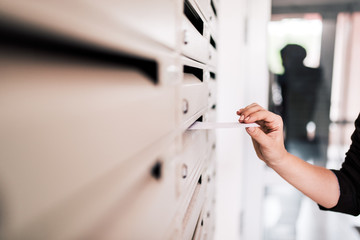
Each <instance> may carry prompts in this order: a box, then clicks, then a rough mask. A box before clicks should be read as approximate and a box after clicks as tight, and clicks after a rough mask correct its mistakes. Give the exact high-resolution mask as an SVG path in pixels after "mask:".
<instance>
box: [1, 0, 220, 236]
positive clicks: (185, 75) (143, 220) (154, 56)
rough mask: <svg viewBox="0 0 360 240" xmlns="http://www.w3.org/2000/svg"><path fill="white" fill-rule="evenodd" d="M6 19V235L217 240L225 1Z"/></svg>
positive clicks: (96, 5) (68, 2) (96, 4)
mask: <svg viewBox="0 0 360 240" xmlns="http://www.w3.org/2000/svg"><path fill="white" fill-rule="evenodd" d="M0 16H1V18H0V29H1V32H2V37H1V39H0V52H1V54H0V123H1V124H0V213H1V214H0V218H1V220H0V239H36V240H49V239H52V240H56V239H59V240H60V239H61V240H62V239H64V240H67V239H101V240H105V239H129V240H133V239H139V240H140V239H154V240H155V239H156V240H158V239H191V238H192V239H211V238H212V235H213V231H214V217H215V216H214V203H215V199H214V196H215V194H214V186H215V185H214V177H215V170H216V166H215V149H216V145H215V140H216V139H215V133H214V132H213V131H210V130H207V131H191V130H188V127H189V126H191V124H193V123H194V122H195V121H197V120H198V121H215V119H216V114H215V112H216V58H217V54H216V53H217V52H216V40H217V1H216V0H185V1H182V0H174V1H168V0H153V1H145V0H142V1H137V0H135V1H130V0H116V1H115V0H104V1H86V0H75V1H74V0H62V1H60V0H55V1H48V0H37V1H26V0H2V1H1V2H0Z"/></svg>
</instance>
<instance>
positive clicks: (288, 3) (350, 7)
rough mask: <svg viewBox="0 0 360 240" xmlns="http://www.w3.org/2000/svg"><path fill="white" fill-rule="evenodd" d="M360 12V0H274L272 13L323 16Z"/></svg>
mask: <svg viewBox="0 0 360 240" xmlns="http://www.w3.org/2000/svg"><path fill="white" fill-rule="evenodd" d="M353 11H360V0H272V12H273V14H277V13H306V12H319V13H322V14H327V13H328V14H329V13H337V12H353Z"/></svg>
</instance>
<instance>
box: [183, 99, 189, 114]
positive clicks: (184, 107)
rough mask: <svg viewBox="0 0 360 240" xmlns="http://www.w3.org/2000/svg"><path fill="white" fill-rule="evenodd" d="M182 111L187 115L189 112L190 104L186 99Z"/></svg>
mask: <svg viewBox="0 0 360 240" xmlns="http://www.w3.org/2000/svg"><path fill="white" fill-rule="evenodd" d="M182 111H183V113H184V114H186V113H187V112H188V111H189V102H188V101H187V100H186V99H183V103H182Z"/></svg>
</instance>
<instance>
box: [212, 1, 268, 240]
mask: <svg viewBox="0 0 360 240" xmlns="http://www.w3.org/2000/svg"><path fill="white" fill-rule="evenodd" d="M219 15H220V25H219V29H220V31H219V70H218V72H219V73H218V74H219V82H218V121H237V116H236V114H235V112H236V110H237V109H239V108H241V107H243V106H245V105H247V104H250V103H252V102H258V103H260V104H261V105H263V106H266V105H267V98H268V96H267V92H268V70H267V63H266V36H267V21H268V20H269V18H270V0H251V1H250V0H249V1H245V0H242V1H236V0H228V1H226V2H225V1H221V2H220V13H219ZM217 140H218V141H217V146H218V157H217V159H218V162H217V167H218V170H217V189H216V191H217V193H216V194H217V195H216V198H217V204H216V206H217V209H216V219H217V220H216V221H217V222H216V233H215V239H245V240H250V239H251V240H256V239H261V225H260V223H261V201H262V189H263V182H262V181H261V176H262V173H263V171H264V165H263V163H262V162H260V160H258V159H257V157H256V156H255V155H254V151H253V149H252V145H251V140H250V138H249V137H248V136H247V134H246V132H245V131H244V130H240V129H236V130H218V138H217ZM244 210H246V211H244Z"/></svg>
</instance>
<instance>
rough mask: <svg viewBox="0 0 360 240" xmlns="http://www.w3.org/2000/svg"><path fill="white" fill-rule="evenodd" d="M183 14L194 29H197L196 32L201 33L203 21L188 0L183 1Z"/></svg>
mask: <svg viewBox="0 0 360 240" xmlns="http://www.w3.org/2000/svg"><path fill="white" fill-rule="evenodd" d="M184 14H185V16H186V17H187V19H189V21H190V22H191V24H192V25H193V26H194V27H195V28H196V30H198V32H199V33H200V34H201V35H202V34H203V32H204V22H203V20H202V19H201V18H200V16H199V14H198V13H197V12H196V10H195V9H194V7H193V6H192V5H191V3H190V2H189V1H188V0H185V1H184Z"/></svg>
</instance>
